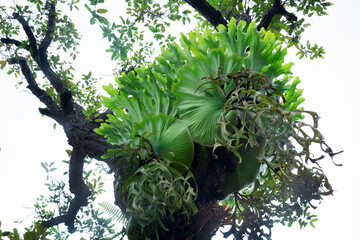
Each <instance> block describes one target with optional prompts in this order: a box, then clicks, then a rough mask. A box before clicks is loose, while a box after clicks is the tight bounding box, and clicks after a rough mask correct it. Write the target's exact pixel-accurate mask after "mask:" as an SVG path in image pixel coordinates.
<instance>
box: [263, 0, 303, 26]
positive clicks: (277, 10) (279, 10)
mask: <svg viewBox="0 0 360 240" xmlns="http://www.w3.org/2000/svg"><path fill="white" fill-rule="evenodd" d="M276 14H281V15H283V16H284V17H286V19H287V20H288V21H290V22H295V21H297V17H296V16H295V15H294V14H292V13H289V12H288V11H287V10H286V9H285V8H284V6H283V5H282V4H281V1H280V0H274V4H273V6H272V7H271V8H269V9H267V10H266V11H265V13H264V15H263V17H262V19H261V21H260V23H259V25H258V26H257V29H258V30H260V29H261V28H265V29H267V28H268V27H269V25H270V23H271V20H272V19H273V17H274V16H275V15H276Z"/></svg>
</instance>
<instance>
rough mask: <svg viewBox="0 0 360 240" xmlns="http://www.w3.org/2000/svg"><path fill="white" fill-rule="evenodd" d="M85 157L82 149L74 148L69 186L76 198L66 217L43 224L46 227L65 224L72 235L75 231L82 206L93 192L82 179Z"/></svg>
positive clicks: (56, 218)
mask: <svg viewBox="0 0 360 240" xmlns="http://www.w3.org/2000/svg"><path fill="white" fill-rule="evenodd" d="M85 157H86V152H85V151H84V150H83V149H82V148H81V147H74V148H73V151H72V153H71V158H70V165H69V185H70V192H71V193H73V194H74V195H75V197H74V198H73V199H72V200H71V202H70V206H69V209H68V211H67V213H66V214H65V215H62V216H58V217H55V218H53V219H50V220H48V221H46V222H43V225H44V226H46V227H52V226H55V225H58V224H60V223H65V225H66V226H67V227H68V230H69V232H70V233H72V232H74V231H75V227H74V221H75V218H76V215H77V213H78V212H79V210H80V208H81V207H82V206H86V205H87V204H88V201H87V198H88V197H89V196H91V191H90V190H89V188H88V187H87V186H86V184H85V182H84V180H83V177H82V176H83V167H84V159H85Z"/></svg>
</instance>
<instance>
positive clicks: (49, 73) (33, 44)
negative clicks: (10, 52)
mask: <svg viewBox="0 0 360 240" xmlns="http://www.w3.org/2000/svg"><path fill="white" fill-rule="evenodd" d="M48 4H50V7H49V15H48V24H47V30H46V35H45V38H44V39H43V41H42V42H41V44H40V48H38V47H37V41H36V38H35V36H34V33H33V31H32V30H31V28H30V26H29V24H28V22H27V21H26V20H25V18H24V17H23V16H21V15H20V14H19V13H16V12H15V13H13V17H14V18H15V19H16V20H17V21H18V22H19V23H20V24H21V26H22V27H23V29H24V31H25V33H26V36H27V37H28V39H29V42H30V44H29V46H30V47H29V51H30V53H31V56H32V57H33V58H34V60H35V62H36V63H37V64H38V65H39V67H40V69H41V71H42V72H43V73H44V75H45V76H46V78H47V79H48V80H49V81H50V83H51V85H52V86H53V87H54V88H55V90H56V91H57V92H58V93H59V94H60V95H61V94H63V93H65V92H66V91H67V89H66V88H65V85H64V83H63V82H62V81H61V79H60V78H59V77H58V76H57V75H56V73H55V72H54V71H53V70H52V69H51V67H50V64H49V61H48V59H47V48H48V46H49V45H50V43H51V39H52V37H51V33H53V32H54V27H55V20H56V11H55V5H54V3H53V2H51V1H48Z"/></svg>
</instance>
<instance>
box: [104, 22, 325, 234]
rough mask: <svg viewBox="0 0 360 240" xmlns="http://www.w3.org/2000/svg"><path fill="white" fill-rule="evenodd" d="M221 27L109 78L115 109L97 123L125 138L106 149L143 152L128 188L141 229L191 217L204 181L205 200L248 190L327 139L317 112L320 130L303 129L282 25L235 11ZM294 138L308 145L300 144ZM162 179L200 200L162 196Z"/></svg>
mask: <svg viewBox="0 0 360 240" xmlns="http://www.w3.org/2000/svg"><path fill="white" fill-rule="evenodd" d="M217 29H218V32H213V31H211V30H209V29H205V30H204V31H203V33H200V32H199V31H193V32H191V33H189V35H188V36H185V35H181V38H180V44H173V45H171V46H168V48H166V49H162V53H161V54H160V55H159V56H158V57H156V61H155V62H154V63H153V64H152V65H150V66H149V67H148V68H145V67H141V68H139V69H136V70H135V72H130V73H129V74H128V75H125V74H123V75H122V76H121V77H118V78H117V79H116V81H117V84H118V87H114V86H112V85H110V86H108V87H106V88H105V90H106V91H107V92H108V94H109V95H110V96H109V97H107V98H104V103H105V106H107V107H109V108H110V109H111V110H112V111H113V115H109V118H108V120H107V123H106V124H102V125H101V127H100V128H99V129H98V130H97V132H98V133H100V134H102V135H104V136H106V137H107V138H108V140H109V142H111V143H113V144H114V145H118V146H119V148H117V149H112V150H109V151H108V154H106V155H104V157H115V158H120V159H121V160H122V161H124V159H125V161H126V159H132V160H131V161H134V159H135V164H134V162H132V165H131V166H132V170H131V174H130V177H129V176H128V179H127V180H126V183H125V182H123V183H124V186H123V187H122V188H121V191H120V195H121V196H122V198H123V199H124V200H125V201H126V202H127V207H128V209H129V211H130V212H131V216H133V219H135V222H136V224H135V223H134V222H132V227H131V228H132V229H137V228H139V229H144V228H146V227H145V226H144V223H145V222H147V223H149V226H150V225H151V224H155V225H156V226H161V228H162V229H163V230H164V231H167V230H168V226H165V225H162V224H163V223H162V222H161V219H168V218H167V216H166V214H167V213H168V212H172V213H173V214H178V213H179V212H182V211H184V213H186V219H187V220H186V222H188V220H189V219H191V217H192V216H193V215H194V214H195V213H196V207H195V199H196V197H197V192H196V191H193V190H192V189H195V186H198V187H199V192H201V194H205V195H206V194H207V196H202V198H201V200H204V199H205V200H209V199H210V200H214V199H215V200H219V199H222V198H224V197H226V196H228V195H229V194H231V193H234V192H249V191H250V190H249V188H248V187H249V186H250V185H251V184H253V183H255V182H256V183H257V185H256V184H255V185H256V186H259V185H260V184H259V183H260V182H266V179H267V178H271V177H272V175H271V174H272V173H270V172H271V171H270V169H271V170H272V171H273V170H274V169H281V168H283V167H284V166H285V168H287V166H288V164H289V163H288V162H291V163H292V164H293V162H294V164H295V162H297V160H296V158H297V157H300V158H301V157H302V156H303V155H304V152H305V151H306V150H307V149H308V147H309V145H310V144H311V143H312V142H320V141H321V139H322V138H321V135H320V134H318V131H317V130H316V117H314V115H313V113H311V112H307V113H309V114H310V115H312V116H313V118H314V125H313V126H310V128H311V129H313V131H314V133H315V134H314V135H315V136H314V138H312V139H311V140H308V138H307V136H301V137H299V136H298V134H297V132H299V130H300V132H301V133H303V131H301V128H302V127H303V126H305V125H302V124H299V123H298V120H300V119H301V118H302V115H301V114H302V113H304V112H303V111H300V110H299V108H298V106H299V104H300V103H301V102H303V100H304V99H302V98H301V97H300V96H301V93H302V91H301V90H298V89H297V85H298V83H299V80H298V79H297V78H296V79H294V80H293V79H292V76H291V75H289V74H290V73H291V72H290V67H291V66H292V63H288V64H284V57H285V55H286V50H285V49H282V48H281V45H280V42H277V41H276V38H275V36H274V34H272V33H271V32H265V31H264V30H261V31H257V30H256V26H255V24H254V23H251V24H249V25H247V24H246V23H245V22H242V21H240V22H239V23H238V24H236V21H235V20H234V19H232V20H231V21H230V23H229V24H228V26H227V27H225V26H221V25H220V26H218V28H217ZM306 126H309V125H306ZM290 139H295V140H296V141H297V143H299V144H300V145H301V146H302V147H303V149H305V151H299V152H296V151H295V150H294V146H293V145H292V143H291V141H290ZM134 156H135V157H134ZM305 158H306V159H308V158H309V157H308V155H306V156H305ZM295 165H296V164H295ZM296 166H297V165H296ZM288 169H290V168H288ZM260 172H261V173H262V174H261V176H260V174H259V173H260ZM290 174H291V173H290ZM160 175H163V177H160ZM180 176H181V177H183V178H184V179H182V180H181V181H180V182H182V184H183V187H180V188H179V190H176V188H175V190H174V187H173V185H172V184H173V183H174V182H173V183H171V181H173V180H174V179H179V178H178V177H180ZM188 176H191V177H188ZM165 178H166V179H165ZM189 179H192V181H191V183H189V181H188V180H189ZM268 182H269V181H268ZM165 183H166V184H165ZM168 183H171V184H170V185H167V184H168ZM174 184H175V183H174ZM157 185H159V186H158V187H159V188H157ZM179 186H180V185H179ZM160 188H163V190H161V191H165V192H166V191H167V190H169V189H172V190H174V191H175V192H173V193H171V194H175V195H176V194H180V192H181V191H190V192H191V194H189V199H190V198H191V200H189V199H188V200H189V202H187V203H185V202H183V201H182V200H181V198H172V196H175V195H171V196H170V195H169V196H164V197H169V198H170V199H174V202H172V203H171V204H170V203H164V202H161V201H160V202H156V201H155V200H156V199H157V198H156V195H157V194H160V192H159V189H160ZM245 189H247V191H244V190H245ZM264 189H265V188H264ZM255 190H256V189H255ZM255 190H254V191H255ZM263 191H265V190H263ZM219 192H220V194H219ZM142 194H147V195H146V196H145V195H144V196H143V195H142ZM140 196H142V197H140ZM151 196H153V197H151ZM180 196H183V195H182V194H180ZM141 199H148V200H146V201H145V202H142V201H141ZM164 201H165V200H164ZM164 204H165V205H166V206H168V209H166V208H163V206H165V205H164ZM172 204H173V205H172ZM160 206H161V207H160ZM189 207H190V209H191V211H187V210H186V209H189ZM146 208H149V209H146ZM153 211H155V212H153ZM137 212H141V214H140V215H141V216H136V213H137ZM152 216H157V217H152ZM169 221H170V222H172V223H175V222H176V221H175V220H174V219H172V220H169ZM155 225H154V226H155ZM146 229H147V230H146V231H150V232H151V230H149V228H146ZM151 234H152V233H151Z"/></svg>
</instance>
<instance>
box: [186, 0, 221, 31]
mask: <svg viewBox="0 0 360 240" xmlns="http://www.w3.org/2000/svg"><path fill="white" fill-rule="evenodd" d="M185 1H186V2H187V3H188V4H189V5H190V6H191V7H193V8H194V9H195V10H197V11H198V12H199V13H200V14H201V15H203V17H204V18H205V19H206V20H208V21H209V22H210V23H211V25H213V26H214V27H215V28H216V27H217V26H218V25H219V24H222V25H225V26H226V25H227V21H226V20H225V18H224V17H223V16H222V14H221V12H220V11H219V10H217V9H216V8H214V7H213V6H211V5H210V4H209V3H208V2H207V1H206V0H185Z"/></svg>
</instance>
